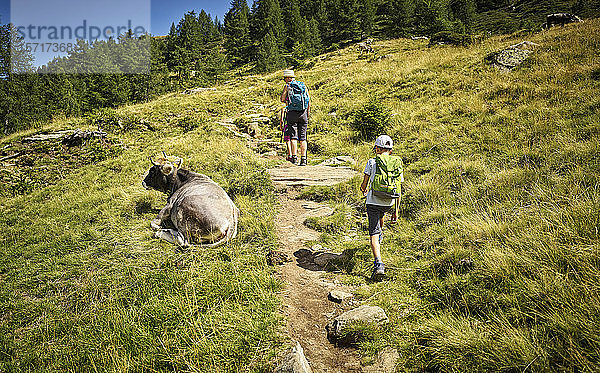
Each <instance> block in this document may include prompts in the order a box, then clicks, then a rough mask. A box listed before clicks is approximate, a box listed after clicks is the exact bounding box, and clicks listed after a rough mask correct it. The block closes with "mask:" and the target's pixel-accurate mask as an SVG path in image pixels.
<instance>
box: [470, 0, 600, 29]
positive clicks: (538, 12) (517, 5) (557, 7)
mask: <svg viewBox="0 0 600 373" xmlns="http://www.w3.org/2000/svg"><path fill="white" fill-rule="evenodd" d="M553 13H572V14H575V15H577V16H579V17H581V18H582V19H588V18H596V17H598V16H600V2H598V0H541V1H537V0H536V1H530V0H519V1H513V2H510V4H507V5H506V6H504V7H501V8H499V9H494V10H488V11H484V12H481V13H477V15H476V16H475V22H474V29H475V30H477V32H488V31H489V32H492V33H494V34H506V33H511V32H515V31H518V30H534V31H536V32H537V31H540V30H541V25H542V23H544V22H546V15H548V14H553Z"/></svg>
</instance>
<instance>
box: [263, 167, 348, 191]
mask: <svg viewBox="0 0 600 373" xmlns="http://www.w3.org/2000/svg"><path fill="white" fill-rule="evenodd" d="M268 172H269V175H271V180H273V183H275V184H280V185H286V186H310V185H335V184H338V183H341V182H343V181H346V180H348V179H350V178H352V177H353V176H355V175H358V172H356V171H354V170H353V169H351V168H350V167H346V166H340V167H330V166H321V165H317V166H295V165H292V164H289V165H284V166H283V167H278V168H271V169H269V170H268Z"/></svg>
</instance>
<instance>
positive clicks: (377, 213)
mask: <svg viewBox="0 0 600 373" xmlns="http://www.w3.org/2000/svg"><path fill="white" fill-rule="evenodd" d="M391 209H392V207H391V206H379V205H370V204H367V217H368V219H369V236H376V235H379V233H381V226H380V225H379V221H380V220H381V218H383V215H384V214H385V213H386V212H388V211H390V210H391Z"/></svg>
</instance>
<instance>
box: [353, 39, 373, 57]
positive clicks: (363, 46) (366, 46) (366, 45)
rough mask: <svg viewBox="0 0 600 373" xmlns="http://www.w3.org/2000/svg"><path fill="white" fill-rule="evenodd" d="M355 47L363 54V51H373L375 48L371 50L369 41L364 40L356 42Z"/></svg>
mask: <svg viewBox="0 0 600 373" xmlns="http://www.w3.org/2000/svg"><path fill="white" fill-rule="evenodd" d="M367 40H369V39H367ZM356 48H357V49H358V51H359V52H360V54H363V52H365V53H375V50H373V47H372V46H371V43H366V42H362V43H358V44H356Z"/></svg>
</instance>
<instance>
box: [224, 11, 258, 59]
mask: <svg viewBox="0 0 600 373" xmlns="http://www.w3.org/2000/svg"><path fill="white" fill-rule="evenodd" d="M249 18H250V9H249V8H248V3H246V0H232V2H231V8H230V9H229V11H228V12H227V13H226V14H225V19H224V26H223V34H224V47H225V49H226V50H227V54H228V56H229V57H230V58H231V60H232V62H233V64H234V65H240V64H243V63H246V62H249V61H250V52H251V48H252V40H251V38H250V23H249Z"/></svg>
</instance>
